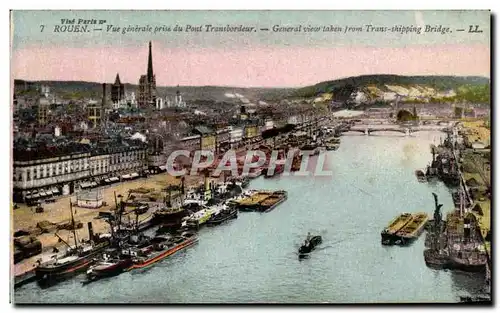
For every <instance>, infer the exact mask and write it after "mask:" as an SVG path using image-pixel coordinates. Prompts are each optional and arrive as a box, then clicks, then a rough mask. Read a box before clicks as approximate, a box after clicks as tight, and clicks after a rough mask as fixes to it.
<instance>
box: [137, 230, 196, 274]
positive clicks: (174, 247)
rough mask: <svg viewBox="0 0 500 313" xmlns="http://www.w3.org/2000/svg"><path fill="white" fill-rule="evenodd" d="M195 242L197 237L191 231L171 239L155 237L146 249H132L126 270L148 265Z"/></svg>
mask: <svg viewBox="0 0 500 313" xmlns="http://www.w3.org/2000/svg"><path fill="white" fill-rule="evenodd" d="M197 242H198V237H197V236H196V235H195V234H191V233H189V234H184V235H181V236H179V237H174V238H172V239H170V238H167V237H155V238H153V239H151V245H150V246H149V247H148V249H142V250H140V251H137V250H136V251H132V253H131V255H132V256H133V264H132V265H131V266H130V267H129V268H128V269H127V270H128V271H131V270H135V269H142V268H146V267H149V266H151V265H153V264H156V263H158V262H160V261H161V260H164V259H165V258H167V257H169V256H171V255H173V254H175V253H177V252H179V251H182V250H184V249H186V248H188V247H190V246H192V245H194V244H195V243H197ZM134 252H135V253H134Z"/></svg>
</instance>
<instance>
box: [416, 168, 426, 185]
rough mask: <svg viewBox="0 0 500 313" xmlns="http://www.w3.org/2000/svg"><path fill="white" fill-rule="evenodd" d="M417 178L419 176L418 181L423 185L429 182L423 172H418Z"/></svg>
mask: <svg viewBox="0 0 500 313" xmlns="http://www.w3.org/2000/svg"><path fill="white" fill-rule="evenodd" d="M415 176H417V180H418V181H419V182H421V183H425V182H426V181H427V177H426V176H425V173H424V171H422V170H416V171H415Z"/></svg>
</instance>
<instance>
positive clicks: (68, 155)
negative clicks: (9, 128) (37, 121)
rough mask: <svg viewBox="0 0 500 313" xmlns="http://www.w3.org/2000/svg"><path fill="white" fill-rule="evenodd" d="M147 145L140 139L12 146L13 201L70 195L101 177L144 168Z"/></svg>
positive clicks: (93, 184)
mask: <svg viewBox="0 0 500 313" xmlns="http://www.w3.org/2000/svg"><path fill="white" fill-rule="evenodd" d="M146 157H147V146H146V145H145V144H144V143H142V142H141V141H138V140H134V141H124V142H116V141H107V142H104V141H101V142H100V144H99V145H98V146H95V147H92V146H91V145H89V144H80V143H74V142H72V143H67V144H65V145H64V146H54V147H46V146H45V147H39V148H32V149H30V148H18V149H16V148H15V149H14V169H13V185H14V200H15V201H17V202H20V201H25V200H28V201H29V200H35V199H39V198H41V197H46V196H52V195H55V194H61V193H62V194H71V193H73V192H74V191H75V190H79V189H80V188H85V187H87V186H97V185H98V184H100V183H101V182H102V181H104V180H109V179H111V178H112V180H116V181H119V180H120V179H123V176H124V175H128V174H131V173H132V174H134V173H135V174H136V175H137V176H138V175H139V173H141V172H142V171H144V170H145V169H146V168H147V159H146Z"/></svg>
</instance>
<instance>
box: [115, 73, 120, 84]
mask: <svg viewBox="0 0 500 313" xmlns="http://www.w3.org/2000/svg"><path fill="white" fill-rule="evenodd" d="M120 84H121V82H120V75H119V74H118V73H116V78H115V85H120Z"/></svg>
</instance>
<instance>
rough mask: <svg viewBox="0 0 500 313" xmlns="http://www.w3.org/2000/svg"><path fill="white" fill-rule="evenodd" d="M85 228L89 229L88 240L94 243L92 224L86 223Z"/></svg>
mask: <svg viewBox="0 0 500 313" xmlns="http://www.w3.org/2000/svg"><path fill="white" fill-rule="evenodd" d="M87 227H88V229H89V240H91V241H94V230H93V228H92V222H88V223H87Z"/></svg>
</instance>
